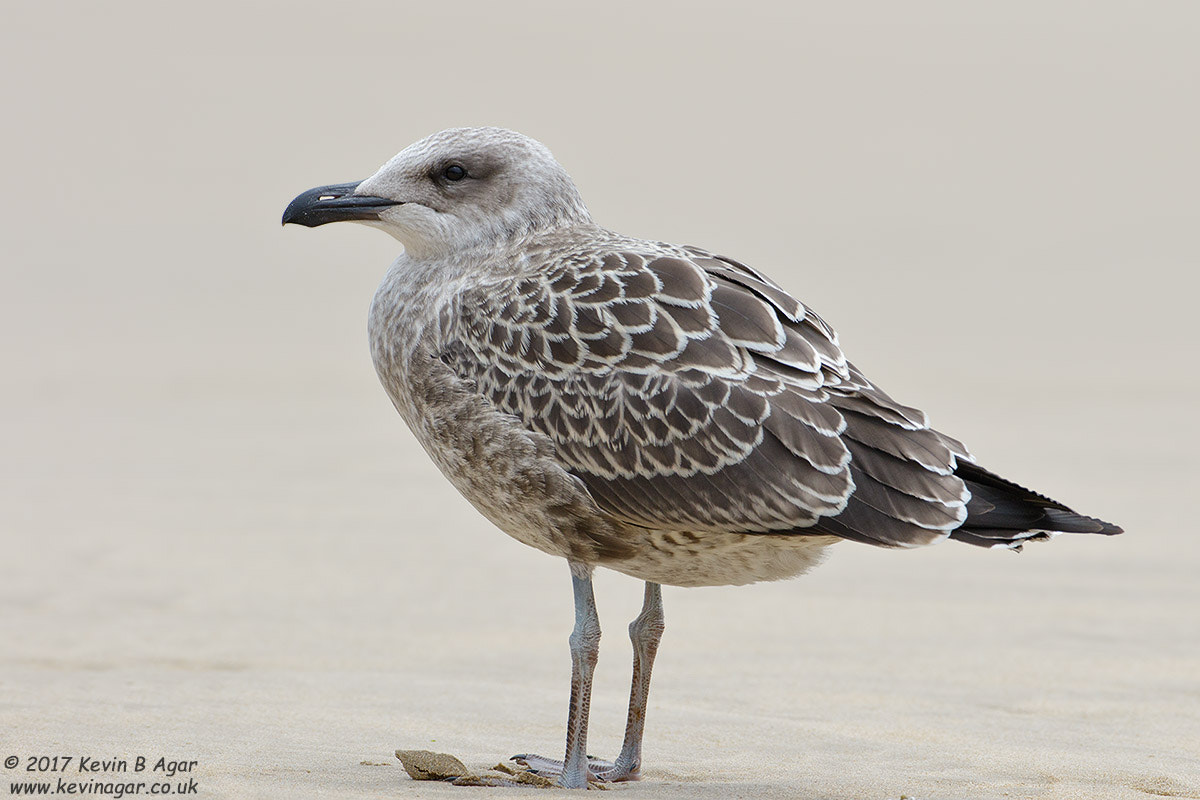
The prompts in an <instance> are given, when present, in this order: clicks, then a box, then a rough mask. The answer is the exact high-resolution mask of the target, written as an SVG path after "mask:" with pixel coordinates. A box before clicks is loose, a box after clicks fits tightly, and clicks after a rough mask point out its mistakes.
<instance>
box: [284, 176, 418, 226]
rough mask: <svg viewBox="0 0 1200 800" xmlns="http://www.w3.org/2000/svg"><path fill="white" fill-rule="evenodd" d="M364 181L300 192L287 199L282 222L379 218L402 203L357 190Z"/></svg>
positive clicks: (300, 223)
mask: <svg viewBox="0 0 1200 800" xmlns="http://www.w3.org/2000/svg"><path fill="white" fill-rule="evenodd" d="M360 183H362V181H355V182H354V183H338V184H334V185H332V186H318V187H317V188H315V189H309V190H308V191H307V192H304V193H303V194H300V195H298V196H297V197H296V199H295V200H293V201H292V202H290V203H288V207H287V208H286V209H285V210H284V212H283V224H284V225H287V224H288V223H289V222H292V223H295V224H296V225H303V226H304V227H306V228H315V227H317V226H318V225H324V224H325V223H327V222H345V221H347V220H377V219H379V212H380V211H383V210H384V209H385V208H391V207H392V206H398V205H402V203H401V202H400V201H399V200H388V199H387V198H386V197H373V196H371V195H365V194H355V193H354V190H355V189H357V188H358V185H359V184H360Z"/></svg>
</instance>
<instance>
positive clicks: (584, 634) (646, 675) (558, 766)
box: [512, 564, 664, 789]
mask: <svg viewBox="0 0 1200 800" xmlns="http://www.w3.org/2000/svg"><path fill="white" fill-rule="evenodd" d="M583 569H585V568H582V567H577V566H576V565H574V564H573V565H572V580H573V581H574V587H575V630H574V632H572V634H571V659H572V662H573V670H572V675H571V708H570V712H569V713H568V716H567V753H566V759H565V760H564V761H557V760H554V759H549V758H545V757H543V756H537V755H532V754H522V755H517V756H513V757H512V760H514V761H516V762H517V763H520V764H524V765H525V766H527V767H529V768H530V769H532V770H533V771H534V772H538V773H540V774H543V775H558V776H559V784H560V785H562V786H565V787H567V788H575V789H582V788H585V787H586V786H587V781H588V780H596V781H604V782H608V781H622V780H636V779H637V775H638V770H639V769H640V768H641V765H642V732H643V730H644V729H645V725H646V699H647V697H648V695H649V693H650V673H651V670H652V669H653V668H654V656H655V654H656V653H657V652H658V643H659V641H660V640H661V639H662V634H663V628H664V625H663V607H662V587H661V586H659V585H658V584H657V583H650V582H647V583H646V594H645V600H644V602H643V604H642V612H641V613H640V614H639V615H638V616H637V619H635V620H634V621H633V622H631V623H630V624H629V638H630V640H631V641H632V642H633V680H632V683H631V686H630V689H629V716H628V718H627V720H626V724H625V741H624V743H623V744H622V745H621V752H620V754H619V755H618V756H617V760H616V761H615V762H612V761H603V760H601V759H598V758H591V757H590V756H588V755H587V723H588V711H589V707H590V703H591V694H592V673H593V671H594V669H595V666H596V657H597V655H598V653H599V649H600V620H599V617H598V616H597V614H596V600H595V597H594V595H593V593H592V580H591V575H590V572H589V573H588V574H586V576H585V577H580V576H579V573H580V572H582V571H583Z"/></svg>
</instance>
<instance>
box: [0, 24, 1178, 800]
mask: <svg viewBox="0 0 1200 800" xmlns="http://www.w3.org/2000/svg"><path fill="white" fill-rule="evenodd" d="M608 8H609V10H607V11H604V12H599V11H594V10H593V11H588V12H584V11H567V10H563V9H562V8H559V7H557V6H554V5H551V4H549V3H546V4H542V5H534V4H522V5H514V4H504V9H505V10H503V11H501V10H499V8H495V9H493V8H492V7H491V6H482V5H480V6H469V7H465V10H464V9H462V8H459V9H458V10H456V9H455V8H448V7H447V8H442V7H434V6H431V7H429V8H425V9H421V8H418V7H417V6H415V5H413V4H397V3H391V2H388V3H382V2H379V3H356V4H353V5H349V4H329V3H323V4H316V3H313V4H305V3H286V4H285V3H278V4H253V3H252V4H232V3H230V4H225V3H205V4H194V5H192V6H190V7H188V9H186V10H183V9H182V7H181V6H179V4H150V3H146V4H132V3H115V4H103V5H93V4H74V5H72V4H66V5H65V6H64V5H60V4H53V5H52V4H34V3H20V2H18V3H12V4H10V5H9V6H6V22H5V25H4V26H3V28H2V29H0V67H3V69H0V75H3V78H0V86H2V89H3V95H2V97H0V104H2V106H3V108H4V109H5V118H6V122H5V125H4V126H3V130H2V131H0V140H2V141H0V144H2V147H0V152H3V153H4V156H3V158H4V172H5V185H6V191H5V192H4V193H3V194H2V195H0V220H3V222H2V225H3V228H2V231H3V240H2V247H3V273H2V281H3V284H2V285H0V312H2V313H0V337H2V340H3V342H4V359H3V370H2V371H0V398H2V399H0V403H2V404H3V414H2V415H0V452H2V453H3V454H4V457H3V459H2V460H0V468H2V469H3V474H2V476H0V537H2V538H0V547H2V550H0V552H2V553H3V555H2V556H0V558H2V564H3V566H2V567H0V756H3V757H7V756H9V755H15V756H18V757H21V758H22V759H25V758H27V757H29V756H37V755H46V756H54V755H71V756H73V757H75V758H78V757H80V756H92V757H103V758H113V757H118V758H127V759H131V760H132V759H134V758H136V757H137V756H146V757H149V758H150V759H151V762H153V761H155V760H157V759H158V758H159V757H160V756H165V757H167V758H168V759H172V758H175V759H195V760H196V761H197V762H198V764H197V765H196V769H195V770H194V771H193V772H191V773H189V775H190V777H194V778H195V780H196V782H197V785H198V787H199V790H200V794H199V796H201V797H214V798H216V797H221V798H224V797H228V798H257V797H262V798H281V797H296V798H307V797H330V798H368V797H369V798H380V797H451V796H453V797H464V796H480V794H481V793H488V794H489V795H491V794H495V795H496V796H499V797H504V798H516V797H522V796H526V795H528V796H531V797H532V796H537V797H545V796H546V794H545V792H544V791H539V790H535V789H466V788H456V787H451V786H445V785H432V784H428V783H418V782H414V781H412V780H410V779H409V778H408V777H407V775H406V774H405V773H404V771H403V769H402V768H401V767H400V766H399V764H398V762H397V761H396V760H395V758H394V756H393V751H395V750H396V749H397V748H403V749H428V750H434V751H441V752H449V753H453V754H455V755H457V756H458V757H460V758H461V759H462V760H463V761H464V762H465V763H466V764H467V766H469V767H471V768H472V769H477V768H482V767H487V766H490V765H492V764H495V763H496V762H497V760H499V759H502V758H504V757H506V756H508V755H510V754H512V753H517V752H527V751H532V752H543V753H547V754H554V753H557V752H559V750H560V749H561V747H562V740H563V734H564V730H563V724H564V722H565V716H566V702H567V688H568V687H567V681H568V676H569V669H570V664H569V659H568V655H567V649H566V638H567V634H568V632H569V629H570V626H571V606H570V589H569V579H568V575H567V571H566V568H565V565H563V564H562V563H558V562H556V561H555V560H553V559H550V558H548V557H546V556H544V555H541V554H539V553H537V552H534V551H532V550H529V549H527V548H524V547H522V546H521V545H519V544H517V543H516V542H514V541H511V540H509V539H508V538H507V537H505V536H503V535H501V534H499V533H498V532H496V531H495V530H493V529H491V528H490V526H489V525H488V524H487V523H486V522H485V521H484V520H483V519H481V518H480V517H479V516H477V515H476V514H475V513H474V512H473V511H472V510H471V509H470V508H469V507H468V506H467V505H466V503H465V502H464V501H462V500H461V499H459V498H458V497H457V496H456V495H455V494H454V492H453V490H452V489H451V488H450V487H449V486H448V485H447V484H446V483H445V482H444V481H443V480H442V478H441V477H440V476H439V475H438V474H437V473H436V470H435V469H434V468H433V467H432V466H431V465H430V464H429V463H427V461H426V459H425V457H424V455H423V454H422V453H420V452H419V450H418V448H417V447H416V445H415V444H414V442H413V440H412V438H411V437H410V436H409V434H408V433H407V431H406V430H405V429H404V428H403V425H402V423H401V421H400V420H399V419H398V418H397V417H396V415H395V413H394V412H393V410H392V409H391V408H390V406H389V404H388V402H387V400H386V398H385V397H384V395H383V392H382V391H381V390H380V389H379V388H378V386H377V385H376V383H375V378H374V375H373V373H372V369H371V366H370V364H369V361H368V357H367V354H366V345H365V336H364V332H363V329H364V317H365V310H366V305H367V303H368V301H369V298H370V295H371V292H372V291H373V288H374V285H375V283H376V281H377V279H378V277H379V276H380V275H381V274H382V271H383V270H384V268H385V267H386V265H387V262H388V261H389V260H390V258H391V257H392V256H393V255H394V253H395V245H394V244H393V243H392V242H391V241H390V240H388V239H386V238H385V237H382V236H380V235H379V234H377V233H375V232H372V231H368V230H364V229H361V228H357V227H353V226H344V227H339V226H332V227H329V228H323V229H321V230H319V231H301V230H280V229H279V228H278V216H279V213H280V212H281V210H282V208H283V206H284V204H285V203H286V202H287V201H288V200H289V199H290V198H291V197H292V196H293V195H294V194H296V193H297V192H299V191H301V190H303V189H306V188H308V187H310V186H313V185H316V184H320V183H329V182H335V181H345V180H351V179H355V178H361V177H365V176H366V175H367V174H369V172H370V171H372V170H373V169H374V168H375V167H376V166H377V165H378V164H379V163H381V162H382V161H383V160H384V159H386V158H387V157H389V156H390V155H391V154H392V153H393V152H395V151H396V150H398V149H400V148H401V147H402V146H404V145H405V144H407V143H408V142H410V141H412V140H415V139H416V138H418V137H420V136H423V135H425V134H427V133H429V132H431V131H433V130H436V129H438V128H442V127H446V126H449V125H453V124H463V123H493V124H501V125H506V126H509V127H514V128H518V129H520V130H523V131H525V132H527V133H530V134H532V135H534V136H537V137H539V138H541V139H543V140H545V141H546V142H547V143H548V144H549V145H550V146H551V147H552V148H553V149H554V150H555V152H556V153H557V155H558V156H559V157H560V159H561V160H562V161H563V162H564V163H565V164H566V165H567V167H568V169H570V170H571V172H572V173H573V174H574V175H575V177H576V179H577V180H578V182H579V184H580V186H581V188H582V191H583V193H584V196H585V197H586V198H587V199H588V200H589V203H590V204H591V207H592V210H593V213H594V214H595V215H596V217H597V218H598V219H599V220H600V221H602V222H604V223H606V224H608V225H611V226H612V227H615V228H617V229H620V230H624V231H628V232H630V233H634V234H641V235H649V236H654V237H661V238H665V239H670V240H676V241H686V242H693V243H696V244H699V245H702V246H706V247H710V248H713V249H716V250H718V251H724V252H728V253H730V254H732V255H734V256H737V257H740V258H742V259H744V260H747V261H749V262H750V263H752V264H755V265H756V266H758V267H760V268H762V269H764V270H766V271H768V272H770V273H771V274H772V275H774V276H776V277H777V278H778V279H779V280H780V281H781V282H782V283H783V284H784V285H785V286H787V287H789V288H790V289H792V290H793V291H795V292H796V293H797V294H798V295H799V296H801V297H802V298H803V299H805V300H806V301H807V302H809V303H810V304H811V305H813V306H814V307H816V308H817V309H818V310H819V311H820V312H821V313H822V314H823V315H825V316H826V317H827V318H828V319H829V320H830V321H831V322H833V323H834V324H835V325H837V326H838V327H839V329H840V330H841V331H842V337H843V343H844V345H845V346H846V348H847V350H848V351H849V353H850V354H851V356H852V357H853V358H855V360H856V361H857V362H858V363H859V364H860V366H862V367H863V368H864V369H865V370H866V371H867V373H868V374H870V375H872V376H873V377H874V378H875V379H876V380H877V381H878V382H879V383H880V384H881V385H883V386H884V387H885V388H887V389H888V390H889V391H891V392H892V394H894V395H895V396H897V397H898V398H899V399H901V400H904V401H906V402H910V403H913V404H916V405H919V406H923V407H924V408H926V409H927V410H928V411H929V412H930V413H931V414H932V416H933V418H934V420H935V422H936V423H937V424H938V425H939V426H941V427H943V428H944V429H945V430H947V431H948V432H950V433H952V434H954V435H956V436H959V437H961V438H963V439H964V440H965V441H966V442H967V443H968V444H969V445H970V446H971V447H972V448H973V449H974V451H975V452H976V454H977V455H978V456H979V457H980V459H981V461H982V462H983V463H985V464H987V465H988V466H991V467H993V468H995V469H997V470H998V471H1000V472H1002V473H1004V474H1006V475H1009V476H1010V477H1012V478H1014V479H1016V480H1019V481H1022V482H1027V483H1028V484H1030V485H1033V486H1035V487H1037V488H1039V489H1042V490H1043V491H1046V492H1048V493H1050V494H1051V495H1053V496H1057V497H1060V498H1061V499H1063V500H1064V501H1067V502H1070V503H1072V504H1074V505H1077V506H1078V507H1079V508H1080V509H1082V510H1084V511H1086V512H1089V513H1093V514H1098V515H1101V516H1104V517H1106V518H1109V519H1112V520H1114V521H1117V522H1119V523H1121V524H1123V525H1124V526H1125V527H1126V529H1127V530H1128V533H1127V534H1126V535H1125V536H1122V537H1118V538H1116V539H1098V538H1087V537H1061V538H1060V539H1058V540H1056V541H1055V542H1053V543H1051V544H1049V545H1043V546H1038V547H1031V548H1029V549H1028V551H1027V552H1026V553H1024V554H1022V555H1012V554H1008V553H998V552H997V553H991V552H984V551H979V550H976V549H973V548H968V547H965V546H955V545H947V546H943V547H937V548H932V549H928V550H923V551H919V552H885V551H881V550H875V549H871V548H868V547H863V546H857V545H853V544H843V545H839V546H838V547H837V548H836V550H835V551H834V553H833V556H832V558H831V559H830V560H829V562H828V563H827V564H826V565H825V566H823V567H821V568H820V569H819V570H817V571H816V572H814V573H813V574H812V575H810V576H807V577H805V578H802V579H800V580H797V581H792V582H786V583H779V584H772V585H762V586H755V587H748V588H740V589H706V590H679V589H668V590H667V591H666V593H665V600H666V611H667V633H666V638H665V640H664V643H663V647H662V650H661V654H660V658H659V662H658V664H657V667H656V670H655V682H654V687H653V690H652V693H651V700H650V711H649V722H648V726H647V737H646V751H645V759H646V768H645V780H643V781H642V782H640V783H638V784H629V785H622V786H619V787H617V789H616V791H617V792H619V793H621V794H622V795H624V796H628V797H630V798H634V797H637V798H641V797H645V798H676V797H700V798H732V797H746V798H846V799H850V798H855V799H857V798H898V797H900V796H901V795H908V796H909V797H913V798H947V799H949V800H956V799H959V798H963V799H967V798H971V799H974V798H1001V797H1012V798H1146V797H1156V796H1174V797H1200V622H1198V616H1200V581H1198V580H1197V578H1196V566H1197V564H1198V560H1200V536H1197V533H1196V530H1195V521H1194V513H1193V509H1194V500H1195V497H1196V491H1197V489H1196V487H1197V485H1198V481H1200V464H1198V461H1197V452H1198V450H1200V441H1198V437H1197V430H1196V423H1195V418H1196V412H1197V402H1196V398H1197V393H1198V390H1200V377H1198V375H1197V370H1196V367H1195V364H1196V352H1197V345H1198V344H1200V341H1198V337H1197V334H1196V330H1195V321H1194V320H1195V311H1194V309H1195V298H1196V296H1197V292H1196V290H1197V281H1196V268H1197V265H1198V264H1200V238H1198V237H1197V235H1196V225H1197V219H1200V205H1198V204H1200V199H1198V198H1200V194H1198V193H1197V191H1196V187H1197V186H1200V160H1198V156H1197V148H1196V142H1198V141H1200V121H1198V111H1197V104H1196V103H1195V87H1196V85H1197V79H1198V76H1200V55H1198V53H1197V49H1196V46H1195V43H1196V42H1197V41H1200V24H1198V20H1197V10H1196V7H1195V6H1194V5H1193V4H1188V3H1179V4H1172V3H1157V4H1147V5H1144V6H1135V5H1133V4H1106V3H1096V4H1088V5H1087V6H1078V5H1075V4H1065V3H1063V4H1059V3H1041V2H1039V3H1005V4H992V8H991V9H990V10H987V11H981V10H979V4H946V3H936V4H935V3H905V4H888V3H876V4H870V3H869V4H867V5H866V6H863V5H861V4H854V10H851V5H850V4H845V6H844V10H840V9H843V6H842V5H840V4H828V3H825V4H800V5H794V4H789V5H788V6H786V7H785V6H780V7H779V8H778V9H772V8H768V7H765V6H756V7H751V6H746V5H740V4H739V5H736V6H729V5H728V4H722V5H721V7H717V6H713V7H706V6H703V5H689V6H686V7H685V6H676V7H671V8H668V7H667V6H665V5H664V6H662V7H657V8H651V9H647V8H643V7H635V6H633V5H629V6H610V7H608ZM536 13H546V14H548V16H546V17H544V18H541V19H538V18H536V17H535V16H534V15H535V14H536ZM749 136H754V137H756V141H755V143H754V144H753V145H751V146H750V147H748V148H746V149H743V150H741V151H738V152H733V151H730V150H728V149H726V150H724V151H723V148H729V147H731V145H732V144H733V143H736V142H739V141H743V140H745V139H746V138H747V137H749ZM775 204H778V205H775ZM597 584H598V585H597V595H598V600H599V603H600V606H601V619H602V622H603V624H604V626H605V631H606V635H605V639H604V641H603V644H602V650H601V660H600V666H599V670H598V673H597V680H598V684H597V687H596V691H595V697H594V701H593V702H594V705H593V715H592V726H591V731H592V739H591V750H592V751H593V752H595V753H596V754H597V755H607V756H612V755H613V754H614V753H615V751H616V748H617V747H618V745H619V742H620V736H621V727H622V724H623V720H624V709H625V702H626V692H627V681H628V669H629V657H630V648H629V644H628V641H627V640H626V637H625V634H624V626H625V624H626V623H627V621H628V620H629V619H631V618H632V617H633V615H634V614H635V613H636V611H637V606H638V604H639V602H640V598H641V589H640V587H639V586H638V585H637V584H636V583H635V582H633V581H631V580H629V579H626V578H623V577H621V576H618V575H614V574H611V573H603V574H601V575H600V576H599V578H598V581H597ZM24 763H25V762H24V760H22V767H23V765H24ZM131 763H132V762H131ZM182 775H183V773H180V776H182ZM17 776H21V777H24V776H26V773H24V772H22V771H20V770H7V769H6V770H5V771H4V772H3V773H0V792H7V791H8V789H7V783H8V782H9V781H11V780H14V779H16V777H17ZM83 777H84V778H86V777H87V776H86V775H85V776H83ZM152 777H155V778H157V777H158V776H152ZM178 777H179V776H177V778H178ZM75 779H76V780H79V779H80V776H78V775H76V776H75ZM467 793H475V794H467Z"/></svg>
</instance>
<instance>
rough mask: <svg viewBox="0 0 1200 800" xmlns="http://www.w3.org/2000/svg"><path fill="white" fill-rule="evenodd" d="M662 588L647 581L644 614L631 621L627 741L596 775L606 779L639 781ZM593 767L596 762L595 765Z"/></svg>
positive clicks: (661, 627)
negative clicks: (631, 645)
mask: <svg viewBox="0 0 1200 800" xmlns="http://www.w3.org/2000/svg"><path fill="white" fill-rule="evenodd" d="M664 628H665V625H664V623H663V605H662V587H661V586H659V585H658V584H657V583H650V582H649V581H647V582H646V597H645V600H644V601H643V603H642V613H640V614H638V616H637V619H635V620H634V621H633V622H631V623H629V639H630V641H632V642H633V682H632V686H630V689H629V717H628V719H627V720H626V722H625V741H624V743H623V744H622V745H621V753H620V754H619V755H618V756H617V761H616V763H615V764H613V766H612V768H610V769H606V770H601V771H599V773H598V774H597V776H596V777H598V778H600V779H601V780H605V781H624V780H630V779H632V780H636V779H637V775H638V770H640V769H641V766H642V731H643V730H645V727H646V700H647V698H648V697H649V695H650V672H651V670H653V669H654V656H655V654H657V653H658V643H659V642H660V641H661V640H662V635H663V630H664ZM592 768H593V770H594V769H595V765H594V764H593V767H592Z"/></svg>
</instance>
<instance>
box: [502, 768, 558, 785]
mask: <svg viewBox="0 0 1200 800" xmlns="http://www.w3.org/2000/svg"><path fill="white" fill-rule="evenodd" d="M512 782H513V783H524V784H526V785H528V786H538V787H541V788H543V789H549V788H552V787H554V786H556V785H557V784H556V783H555V782H554V781H552V780H550V779H549V778H547V777H544V776H542V775H538V774H537V773H535V772H514V773H513V776H512Z"/></svg>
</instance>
